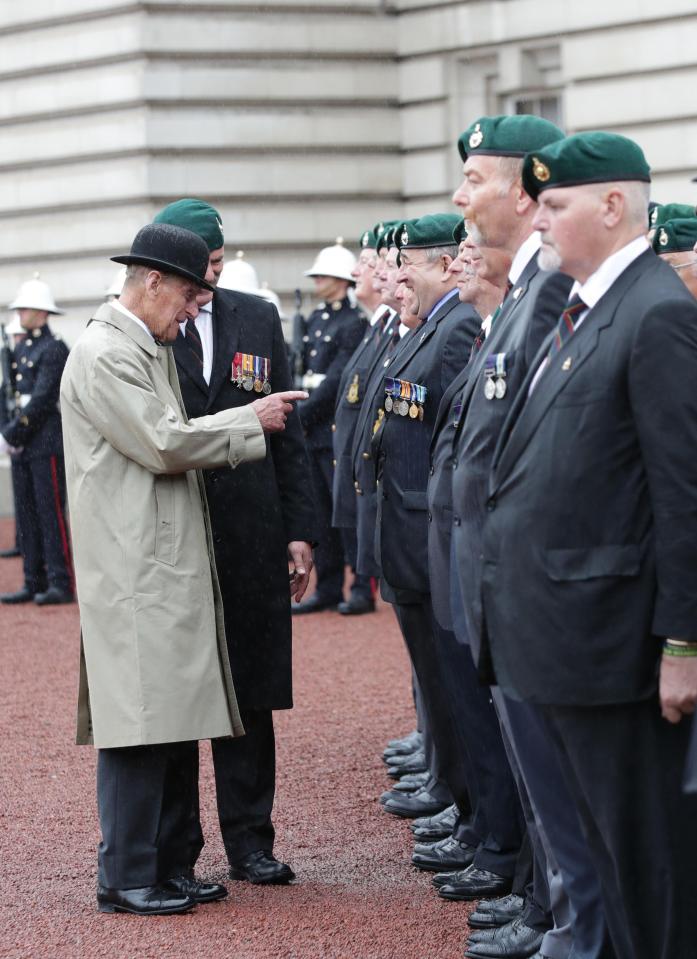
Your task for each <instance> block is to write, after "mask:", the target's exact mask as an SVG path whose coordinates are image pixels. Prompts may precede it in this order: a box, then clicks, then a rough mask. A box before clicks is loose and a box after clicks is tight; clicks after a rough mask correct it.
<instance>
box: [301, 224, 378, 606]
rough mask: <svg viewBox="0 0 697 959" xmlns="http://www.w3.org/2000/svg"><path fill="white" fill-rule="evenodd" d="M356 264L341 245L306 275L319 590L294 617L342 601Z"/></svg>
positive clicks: (360, 321)
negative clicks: (336, 509) (336, 522)
mask: <svg viewBox="0 0 697 959" xmlns="http://www.w3.org/2000/svg"><path fill="white" fill-rule="evenodd" d="M355 265H356V258H355V257H354V255H353V254H352V253H351V252H350V251H349V250H347V249H346V248H345V247H344V246H343V244H342V242H341V241H337V243H336V245H335V246H329V247H325V248H324V249H323V250H320V252H319V254H318V256H317V259H316V260H315V262H314V264H313V265H312V267H311V269H309V270H307V271H306V273H305V275H306V276H311V277H313V279H314V281H315V288H316V291H317V295H318V297H320V302H319V303H318V304H317V308H316V309H315V310H314V311H313V312H312V313H311V314H310V316H309V317H308V320H307V322H306V327H305V335H304V337H303V343H304V349H303V371H304V372H303V383H302V385H303V389H306V390H307V391H308V392H309V393H310V396H309V398H308V399H307V400H305V401H304V402H301V403H299V404H298V412H299V413H300V420H301V422H302V425H303V428H304V430H305V438H306V441H307V446H308V451H309V454H310V462H311V464H312V478H313V485H314V492H315V508H316V516H317V546H316V548H315V567H316V572H317V589H316V591H315V593H314V594H313V595H312V596H311V597H310V598H309V599H306V600H305V601H304V602H302V603H299V604H298V605H295V604H294V605H293V613H294V614H296V615H297V614H300V613H314V612H319V611H320V610H323V609H335V608H336V607H337V606H338V605H339V603H341V602H343V598H344V597H343V583H344V544H343V541H342V537H341V533H340V532H339V530H338V529H335V528H334V527H333V526H332V485H333V481H334V465H333V462H332V461H333V459H334V456H333V451H332V422H333V419H334V409H335V406H336V400H337V392H338V389H339V383H340V381H341V377H342V374H343V372H344V369H345V368H346V365H347V364H348V362H349V361H350V359H351V356H352V354H353V352H354V351H355V349H356V347H357V346H358V344H359V343H360V342H361V340H362V339H363V334H364V332H365V329H366V326H367V322H366V319H365V317H364V316H363V314H362V313H361V312H360V310H358V308H357V307H355V306H354V305H353V303H352V301H351V299H350V298H349V295H348V294H349V288H350V287H351V286H352V285H353V283H354V278H353V276H352V275H351V273H352V270H353V269H354V267H355Z"/></svg>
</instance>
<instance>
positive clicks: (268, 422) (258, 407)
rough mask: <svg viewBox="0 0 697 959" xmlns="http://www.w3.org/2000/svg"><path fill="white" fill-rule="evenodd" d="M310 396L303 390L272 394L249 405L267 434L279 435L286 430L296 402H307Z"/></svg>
mask: <svg viewBox="0 0 697 959" xmlns="http://www.w3.org/2000/svg"><path fill="white" fill-rule="evenodd" d="M307 397H308V394H307V393H305V392H303V391H302V390H288V391H287V392H285V393H271V394H269V396H265V397H264V398H263V399H261V400H255V401H254V402H253V403H250V404H249V405H250V406H251V407H252V409H253V410H254V412H255V413H256V414H257V416H258V417H259V422H260V423H261V428H262V429H263V431H264V432H265V433H279V432H281V430H284V429H285V428H286V417H287V416H288V414H289V413H290V412H291V411H292V409H293V405H292V404H293V401H294V400H306V399H307Z"/></svg>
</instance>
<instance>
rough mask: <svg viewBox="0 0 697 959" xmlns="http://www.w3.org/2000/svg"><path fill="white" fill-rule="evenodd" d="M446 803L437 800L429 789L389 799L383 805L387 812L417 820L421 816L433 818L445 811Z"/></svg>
mask: <svg viewBox="0 0 697 959" xmlns="http://www.w3.org/2000/svg"><path fill="white" fill-rule="evenodd" d="M445 806H446V803H444V802H443V801H442V800H441V799H436V797H435V796H432V795H431V793H430V792H429V791H428V790H427V789H419V790H417V791H416V792H415V793H405V794H403V795H402V796H395V797H394V798H392V799H388V800H387V802H386V803H385V804H384V805H383V807H382V808H383V809H384V810H385V812H389V813H392V815H393V816H401V817H402V818H403V819H417V818H418V817H419V816H432V815H433V814H434V813H437V812H440V811H441V810H442V809H445Z"/></svg>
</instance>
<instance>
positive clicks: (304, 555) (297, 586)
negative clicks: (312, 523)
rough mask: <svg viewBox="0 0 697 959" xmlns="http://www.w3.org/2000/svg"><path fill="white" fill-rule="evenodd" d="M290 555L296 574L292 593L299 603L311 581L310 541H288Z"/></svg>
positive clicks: (293, 579)
mask: <svg viewBox="0 0 697 959" xmlns="http://www.w3.org/2000/svg"><path fill="white" fill-rule="evenodd" d="M288 555H289V557H290V561H291V563H293V565H294V567H295V569H294V570H293V572H294V573H295V575H294V576H293V578H292V579H291V581H290V595H291V597H295V602H296V603H299V602H300V600H301V599H302V598H303V596H304V595H305V590H306V589H307V584H308V583H309V582H310V573H311V571H312V547H311V546H310V544H309V543H303V542H302V541H300V540H293V542H292V543H288Z"/></svg>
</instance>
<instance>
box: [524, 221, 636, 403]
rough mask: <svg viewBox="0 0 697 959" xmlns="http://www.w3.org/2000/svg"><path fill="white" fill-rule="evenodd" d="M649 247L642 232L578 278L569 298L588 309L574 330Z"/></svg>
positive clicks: (532, 386) (544, 364)
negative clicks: (584, 275)
mask: <svg viewBox="0 0 697 959" xmlns="http://www.w3.org/2000/svg"><path fill="white" fill-rule="evenodd" d="M648 248H649V243H648V240H647V239H646V237H645V236H644V235H643V233H642V234H641V236H637V237H636V238H635V239H633V240H631V241H630V242H629V243H627V244H626V245H625V246H623V247H621V249H619V250H616V251H615V252H614V253H613V254H611V256H609V257H608V258H607V259H606V260H603V262H602V263H601V264H600V266H599V267H598V269H597V270H596V271H595V273H591V275H590V276H589V277H588V279H587V280H586V282H585V283H579V282H578V280H577V281H576V282H575V283H574V285H573V286H572V287H571V292H570V293H569V300H571V299H572V298H573V297H574V296H580V297H581V299H582V300H583V302H584V303H585V304H586V309H584V310H582V311H581V312H580V313H578V314H577V316H576V321H575V323H574V332H575V331H576V330H577V329H578V328H579V326H580V325H581V323H583V321H584V320H585V318H586V317H587V316H588V313H589V312H590V311H591V310H592V309H593V307H594V306H595V305H596V304H597V303H598V302H599V301H600V300H601V299H602V297H603V296H605V294H606V293H607V291H608V290H609V289H610V287H611V286H612V284H613V283H614V282H615V281H616V280H617V279H618V278H619V277H620V276H621V275H622V273H624V271H625V270H626V269H627V267H628V266H629V265H630V264H631V263H633V262H634V261H635V260H636V259H637V258H638V257H640V256H641V254H642V253H645V252H646V250H648ZM548 363H549V358H548V357H545V358H544V360H543V361H542V363H541V364H540V366H539V367H538V370H537V373H535V376H534V378H533V380H532V382H531V383H530V389H529V390H528V396H530V394H531V393H532V391H533V390H534V389H535V387H536V386H537V382H538V380H539V379H540V377H541V376H542V374H543V373H544V371H545V370H546V369H547V364H548Z"/></svg>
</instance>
